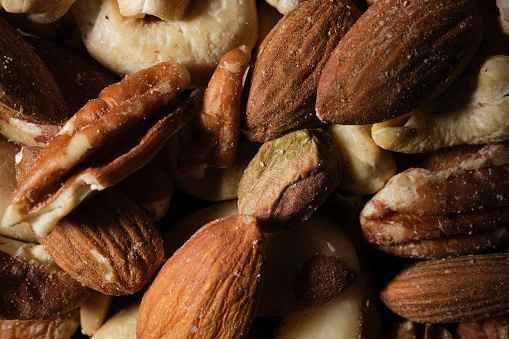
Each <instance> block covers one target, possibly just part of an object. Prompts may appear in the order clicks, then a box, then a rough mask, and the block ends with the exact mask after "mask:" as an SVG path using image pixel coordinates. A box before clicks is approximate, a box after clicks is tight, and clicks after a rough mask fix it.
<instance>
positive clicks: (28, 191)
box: [2, 63, 192, 236]
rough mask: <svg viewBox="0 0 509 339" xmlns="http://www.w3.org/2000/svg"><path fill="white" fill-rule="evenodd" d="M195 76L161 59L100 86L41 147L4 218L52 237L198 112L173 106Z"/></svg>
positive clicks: (136, 167) (139, 164) (148, 156)
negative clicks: (64, 219) (73, 212)
mask: <svg viewBox="0 0 509 339" xmlns="http://www.w3.org/2000/svg"><path fill="white" fill-rule="evenodd" d="M188 82H189V74H188V73H187V71H186V70H185V69H184V68H182V67H181V66H180V65H174V64H171V63H162V64H158V65H156V66H153V67H151V68H149V69H145V70H142V71H139V72H137V73H135V74H132V75H130V76H127V77H125V78H124V79H123V80H122V81H120V82H119V83H118V84H114V85H111V86H108V87H107V88H105V89H104V90H103V91H101V94H100V95H99V98H98V99H94V100H91V101H89V102H88V103H87V105H85V106H84V107H83V108H82V109H81V110H80V111H78V112H77V113H76V114H75V115H74V116H73V118H71V119H70V120H69V121H68V122H67V123H66V124H65V125H64V127H63V128H62V129H61V130H60V132H59V133H58V134H57V135H56V136H55V137H54V138H53V139H51V141H50V142H49V143H48V144H47V145H46V146H45V147H44V148H43V149H42V151H41V153H40V155H39V157H38V161H37V163H36V164H35V165H34V166H33V167H32V169H31V170H30V172H29V173H28V174H27V175H26V176H25V177H24V178H23V180H22V181H21V182H20V184H19V185H18V187H17V189H16V191H15V192H14V193H13V194H12V196H11V199H10V201H9V204H8V206H7V209H6V212H5V214H4V218H3V221H2V223H3V224H4V225H14V224H17V223H19V222H22V221H27V222H29V224H30V225H31V227H32V229H33V230H34V232H35V233H36V234H38V235H39V236H45V235H47V234H49V233H50V232H51V230H52V228H53V227H54V226H55V224H56V223H57V222H58V220H60V219H61V218H62V217H64V216H65V215H67V214H68V213H69V212H70V211H71V210H72V209H74V208H75V207H76V206H77V205H78V204H79V203H80V202H81V201H83V200H84V199H85V198H86V197H88V196H89V195H90V194H92V193H93V192H94V191H98V190H102V189H104V188H105V187H109V186H112V185H114V184H116V183H118V182H119V181H121V180H122V179H124V178H125V177H127V176H128V175H129V174H131V173H132V172H134V171H136V170H137V169H139V168H141V167H143V165H145V164H146V163H148V162H149V161H150V160H151V159H152V158H153V157H154V156H155V155H156V154H157V153H158V151H159V150H160V149H162V147H163V146H164V143H165V142H166V141H167V139H168V138H169V137H170V136H171V135H172V134H173V133H174V132H176V131H177V130H178V129H180V128H181V127H182V126H183V125H184V124H185V123H187V122H188V121H189V120H190V119H191V118H192V116H188V115H186V114H185V106H184V107H183V106H181V107H179V108H178V109H177V110H175V108H174V107H173V108H172V105H171V103H172V102H173V103H175V100H176V98H177V96H178V95H179V94H180V93H181V92H182V91H183V90H184V88H185V87H186V86H187V84H188Z"/></svg>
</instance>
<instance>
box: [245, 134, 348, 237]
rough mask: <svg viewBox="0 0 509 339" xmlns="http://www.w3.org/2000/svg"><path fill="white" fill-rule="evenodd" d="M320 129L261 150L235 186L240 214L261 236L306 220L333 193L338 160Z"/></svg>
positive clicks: (331, 145) (269, 143)
mask: <svg viewBox="0 0 509 339" xmlns="http://www.w3.org/2000/svg"><path fill="white" fill-rule="evenodd" d="M335 147H336V146H335V145H334V142H333V141H332V139H331V137H330V136H329V135H328V134H327V133H326V132H324V131H323V130H321V129H311V130H301V131H296V132H292V133H289V134H287V135H285V136H283V137H281V138H278V139H276V140H273V141H269V142H266V143H265V144H263V145H262V146H261V147H260V149H259V151H258V153H257V154H256V155H255V157H254V158H253V159H252V160H251V162H250V163H249V165H248V167H247V168H246V170H245V172H244V175H243V176H242V179H241V180H240V183H239V190H238V196H239V213H241V214H247V215H252V216H254V217H255V218H256V219H258V221H259V222H260V225H262V228H263V229H264V231H265V232H269V231H276V230H278V229H280V228H282V227H283V226H287V225H290V224H291V223H294V222H299V221H303V220H306V219H307V218H309V216H310V215H311V214H312V213H313V212H314V211H315V209H316V208H318V207H319V206H320V205H321V204H322V203H323V201H324V200H325V199H326V198H327V196H328V195H329V194H330V193H331V192H332V191H333V190H334V188H335V187H336V186H337V184H338V182H339V179H340V159H339V156H338V154H337V151H336V149H335Z"/></svg>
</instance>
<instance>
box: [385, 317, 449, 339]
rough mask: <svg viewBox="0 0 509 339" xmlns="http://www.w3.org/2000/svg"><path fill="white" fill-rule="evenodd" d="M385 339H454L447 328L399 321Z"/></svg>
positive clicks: (393, 325) (391, 327)
mask: <svg viewBox="0 0 509 339" xmlns="http://www.w3.org/2000/svg"><path fill="white" fill-rule="evenodd" d="M384 338H385V339H417V338H422V339H454V337H453V335H452V334H451V332H450V331H449V330H447V329H446V328H444V327H442V326H440V325H436V324H430V323H427V324H418V323H414V322H411V321H409V320H399V321H397V322H395V323H394V324H392V325H391V326H390V328H389V329H388V331H387V333H386V334H385V336H384Z"/></svg>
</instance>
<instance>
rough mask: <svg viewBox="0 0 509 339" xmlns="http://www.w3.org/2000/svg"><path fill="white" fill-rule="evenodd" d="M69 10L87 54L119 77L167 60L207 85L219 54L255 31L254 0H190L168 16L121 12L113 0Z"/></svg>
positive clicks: (88, 1) (85, 2)
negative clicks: (177, 14)
mask: <svg viewBox="0 0 509 339" xmlns="http://www.w3.org/2000/svg"><path fill="white" fill-rule="evenodd" d="M72 13H73V16H74V18H75V20H76V23H77V26H78V28H79V30H80V33H81V36H82V39H83V41H84V44H85V46H86V48H87V50H88V51H89V53H90V54H91V55H92V56H93V57H94V58H95V59H96V60H98V61H99V62H100V63H102V64H103V65H104V66H106V68H108V69H110V70H111V71H112V72H114V73H116V74H117V75H119V76H124V75H127V74H130V73H133V72H135V71H137V70H139V69H143V68H147V67H149V66H151V65H154V64H156V63H159V62H161V61H171V62H173V63H179V64H181V65H183V66H185V67H186V68H187V69H188V71H189V73H190V74H191V84H192V85H199V84H206V83H207V82H208V80H209V79H210V77H211V76H212V73H213V72H214V70H215V68H216V66H217V65H218V63H219V60H220V59H221V57H222V56H223V55H225V54H226V53H227V52H229V51H231V50H232V49H234V48H237V47H238V46H240V45H246V46H247V47H249V48H250V49H252V48H253V47H254V44H255V42H256V40H257V36H258V17H257V9H256V1H255V0H239V1H228V0H208V1H194V2H193V3H192V4H191V5H190V6H189V8H188V10H187V12H186V15H185V17H184V18H183V19H181V20H173V21H164V20H160V19H154V18H153V17H148V18H146V19H144V18H127V17H124V16H122V15H121V13H120V10H119V6H118V4H117V1H116V0H79V1H77V2H76V3H75V5H74V6H73V8H72Z"/></svg>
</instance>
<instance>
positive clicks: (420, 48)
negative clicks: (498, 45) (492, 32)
mask: <svg viewBox="0 0 509 339" xmlns="http://www.w3.org/2000/svg"><path fill="white" fill-rule="evenodd" d="M482 31H483V30H482V19H481V17H480V15H479V13H478V11H477V8H476V6H475V3H474V1H473V0H457V1H442V0H415V1H408V0H379V1H377V2H376V3H375V4H374V5H372V6H370V7H369V8H368V10H367V11H366V12H365V13H364V14H363V15H362V17H361V18H360V19H359V20H357V22H356V23H355V24H354V25H353V26H352V28H351V29H350V30H349V31H348V32H347V34H346V35H345V36H344V38H343V39H341V41H340V43H339V44H338V46H337V47H336V48H335V49H334V51H333V52H332V55H331V56H330V58H329V60H328V61H327V64H326V65H325V68H324V70H323V72H322V76H321V78H320V83H319V86H318V93H317V102H316V113H317V115H318V117H319V119H320V120H321V121H323V122H326V123H337V124H343V125H357V124H359V125H361V124H371V123H375V122H380V121H384V120H388V119H391V118H394V117H397V116H400V115H402V114H405V113H407V112H409V111H411V110H413V109H415V108H417V107H418V106H420V105H422V104H424V103H426V102H428V101H430V100H431V99H433V98H434V97H436V96H437V95H438V94H440V93H441V92H443V91H444V90H445V89H446V88H447V87H448V86H449V85H450V84H451V83H452V82H453V81H454V79H456V78H457V77H458V75H459V74H460V73H461V71H462V70H463V69H464V68H465V66H466V65H467V63H468V62H469V60H470V59H471V58H472V56H473V55H474V53H475V51H476V50H477V48H478V46H479V44H480V41H481V38H482Z"/></svg>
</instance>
